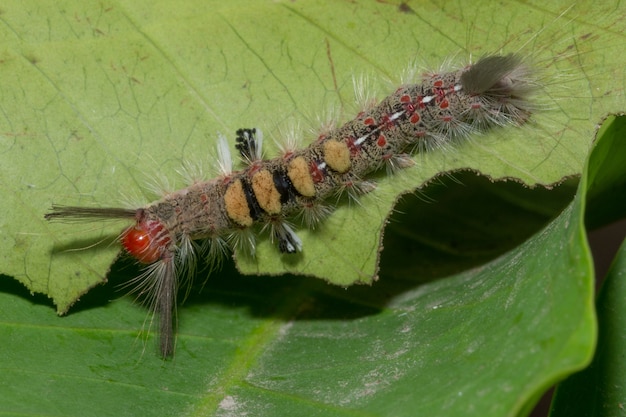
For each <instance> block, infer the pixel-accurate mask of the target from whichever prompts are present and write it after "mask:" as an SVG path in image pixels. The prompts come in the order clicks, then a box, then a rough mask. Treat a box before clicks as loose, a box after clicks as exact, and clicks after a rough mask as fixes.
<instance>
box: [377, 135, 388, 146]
mask: <svg viewBox="0 0 626 417" xmlns="http://www.w3.org/2000/svg"><path fill="white" fill-rule="evenodd" d="M376 145H378V146H379V147H381V148H382V147H384V146H385V145H387V138H386V137H385V135H380V136H378V140H377V141H376Z"/></svg>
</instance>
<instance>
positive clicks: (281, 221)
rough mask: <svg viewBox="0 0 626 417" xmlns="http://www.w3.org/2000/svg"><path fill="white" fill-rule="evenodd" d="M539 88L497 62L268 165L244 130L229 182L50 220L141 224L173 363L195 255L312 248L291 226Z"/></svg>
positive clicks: (150, 289) (519, 109) (523, 106)
mask: <svg viewBox="0 0 626 417" xmlns="http://www.w3.org/2000/svg"><path fill="white" fill-rule="evenodd" d="M534 88H535V81H534V80H533V77H532V71H531V70H530V68H529V67H528V66H527V65H526V64H524V62H523V61H522V59H521V58H520V57H519V56H517V55H514V54H511V55H506V56H501V55H492V56H487V57H485V58H482V59H481V60H479V61H478V62H477V63H475V64H472V65H468V66H466V67H464V68H461V69H458V70H455V71H451V72H443V73H429V74H426V75H425V76H424V79H423V80H422V82H421V83H420V84H411V85H404V86H401V87H400V88H398V89H397V90H396V91H394V92H393V93H392V94H391V95H389V96H388V97H386V98H385V99H383V100H382V101H381V102H380V103H378V104H377V105H372V106H370V107H369V108H367V109H364V110H363V111H362V112H361V113H359V114H358V115H357V116H356V118H354V119H353V120H351V121H349V122H347V123H345V124H344V125H343V126H341V127H339V128H336V129H332V130H330V131H328V132H325V133H324V134H322V135H320V136H319V137H318V138H317V139H316V140H315V141H314V142H313V143H311V144H310V145H309V146H308V147H306V148H304V149H285V150H284V152H283V154H282V155H280V156H278V157H276V158H273V159H263V158H262V140H263V136H262V134H261V132H260V131H257V130H256V129H240V130H238V131H237V145H236V148H237V150H238V152H239V154H240V157H241V160H242V161H243V162H244V164H246V167H245V169H242V170H239V171H233V170H232V160H231V157H230V152H229V150H228V146H227V144H226V141H225V139H223V138H221V140H220V144H219V155H220V167H221V170H222V173H221V175H220V176H218V177H217V178H214V179H212V180H210V181H206V182H198V183H195V184H192V185H190V186H189V187H187V188H184V189H182V190H179V191H176V192H173V193H170V194H167V195H165V196H164V197H163V198H161V199H160V200H159V201H156V202H154V203H152V204H149V205H147V206H145V207H141V208H138V209H124V208H88V207H71V206H61V205H55V206H53V207H52V209H51V211H50V212H49V213H48V214H46V216H45V217H46V219H48V220H63V219H93V220H97V219H106V218H116V219H128V220H129V221H133V222H134V224H133V225H132V226H130V227H128V228H126V229H125V230H124V231H123V232H122V233H121V235H120V238H119V239H120V241H121V243H122V246H123V247H124V249H125V251H126V252H127V253H128V254H130V255H131V256H132V257H134V258H135V259H136V260H137V261H138V262H140V263H142V264H145V265H146V266H145V269H144V272H143V273H142V274H141V275H140V276H138V277H137V278H135V279H134V280H133V281H134V283H135V284H136V285H137V291H138V292H139V293H141V294H146V295H147V297H148V299H149V300H150V301H151V303H152V307H153V308H154V310H155V312H158V314H159V321H160V350H161V354H162V355H163V356H164V357H167V356H170V355H171V354H172V353H173V351H174V325H173V321H174V320H173V313H174V311H175V302H176V293H177V286H178V285H177V284H178V282H179V277H180V275H181V274H184V273H193V270H194V268H193V265H194V264H195V258H196V256H197V252H199V251H203V250H204V251H207V252H208V255H207V256H208V258H209V262H210V263H216V262H219V259H220V257H221V256H222V255H223V254H224V253H226V252H227V251H228V250H242V251H245V252H248V253H250V254H251V255H254V250H255V235H254V231H253V226H254V225H255V224H261V225H262V230H269V233H270V237H271V239H272V241H274V242H276V244H277V246H278V248H279V250H280V251H281V252H283V253H295V252H298V251H301V250H306V249H305V248H303V247H302V242H301V240H300V239H299V237H298V235H297V234H296V233H295V231H294V228H293V226H292V225H291V223H290V222H289V219H291V218H293V217H294V216H295V215H297V214H299V215H300V216H301V217H302V219H303V221H304V223H305V224H306V226H307V227H314V226H315V225H316V223H318V222H319V221H321V220H323V219H324V218H325V217H327V216H328V215H329V214H330V213H331V212H332V205H330V204H328V203H327V201H328V199H329V198H330V197H332V196H335V195H341V194H344V193H347V194H348V195H349V196H350V197H351V198H358V196H359V195H360V194H362V193H365V192H369V191H371V190H373V189H374V187H375V185H374V184H373V183H372V182H371V181H368V179H367V176H368V174H370V173H371V172H373V171H376V170H379V169H381V168H383V167H386V168H387V170H388V171H389V172H394V171H395V170H397V169H400V168H403V167H406V166H408V165H410V164H412V163H413V161H412V160H411V159H410V158H409V154H410V153H413V152H417V151H421V150H428V149H431V148H436V147H438V146H441V145H445V144H448V143H451V142H454V141H458V140H462V139H465V138H467V137H469V136H470V135H472V134H476V133H480V132H483V131H486V130H489V129H492V128H494V127H502V126H507V125H514V126H515V125H521V124H523V123H525V122H526V121H527V120H528V119H529V117H530V116H531V114H532V111H533V110H534V108H533V106H532V104H531V103H530V101H529V96H530V94H531V93H532V91H533V90H534ZM198 241H203V243H201V244H198V243H197V242H198Z"/></svg>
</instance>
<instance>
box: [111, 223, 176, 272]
mask: <svg viewBox="0 0 626 417" xmlns="http://www.w3.org/2000/svg"><path fill="white" fill-rule="evenodd" d="M166 232H167V231H166V230H165V227H164V226H163V225H162V224H161V222H158V221H154V220H147V221H140V222H139V223H137V224H136V225H134V226H132V227H129V228H128V229H126V230H125V231H124V232H123V233H122V236H121V240H122V245H123V246H124V249H126V252H128V253H129V254H130V255H131V256H132V257H133V258H135V259H137V260H138V261H139V262H141V263H144V264H151V263H153V262H156V261H158V260H159V259H161V256H162V255H163V253H164V252H165V249H166V248H167V246H168V245H169V244H170V238H169V237H168V236H167V235H164V233H166Z"/></svg>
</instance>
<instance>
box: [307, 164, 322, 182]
mask: <svg viewBox="0 0 626 417" xmlns="http://www.w3.org/2000/svg"><path fill="white" fill-rule="evenodd" d="M309 172H310V173H311V178H312V179H313V182H314V183H320V182H322V181H323V180H324V172H323V171H322V170H321V169H320V167H319V166H318V165H317V163H316V162H315V161H311V163H310V164H309Z"/></svg>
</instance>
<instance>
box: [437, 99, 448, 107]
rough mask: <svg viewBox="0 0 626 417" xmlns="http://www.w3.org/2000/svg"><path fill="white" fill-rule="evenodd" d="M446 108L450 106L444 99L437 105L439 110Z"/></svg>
mask: <svg viewBox="0 0 626 417" xmlns="http://www.w3.org/2000/svg"><path fill="white" fill-rule="evenodd" d="M448 106H450V103H449V102H448V100H446V99H443V100H442V101H441V103H439V108H440V109H447V108H448Z"/></svg>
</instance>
